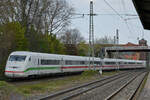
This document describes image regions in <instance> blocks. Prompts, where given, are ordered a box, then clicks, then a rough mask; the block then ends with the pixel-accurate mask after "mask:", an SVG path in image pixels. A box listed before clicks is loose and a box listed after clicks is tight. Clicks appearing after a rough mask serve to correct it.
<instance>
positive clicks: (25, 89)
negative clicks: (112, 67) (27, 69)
mask: <svg viewBox="0 0 150 100" xmlns="http://www.w3.org/2000/svg"><path fill="white" fill-rule="evenodd" d="M116 73H117V72H107V73H105V72H104V74H103V76H105V75H113V74H116ZM98 74H99V72H98V71H93V70H90V71H89V70H87V71H84V72H83V73H82V74H81V75H78V76H72V77H68V78H64V79H63V80H54V81H50V80H48V81H43V82H40V83H37V84H28V85H21V86H18V87H17V90H19V91H20V92H21V93H23V94H24V95H28V96H31V95H32V94H34V95H36V94H37V95H38V94H41V93H45V92H52V91H57V90H60V89H64V88H66V87H68V86H70V85H73V84H81V83H85V82H88V81H90V80H91V81H92V80H96V79H97V77H95V76H96V75H97V76H98Z"/></svg>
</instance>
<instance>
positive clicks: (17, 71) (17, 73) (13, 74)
mask: <svg viewBox="0 0 150 100" xmlns="http://www.w3.org/2000/svg"><path fill="white" fill-rule="evenodd" d="M5 76H6V77H8V78H21V77H25V74H24V69H23V68H21V67H19V66H18V67H17V66H7V67H6V69H5Z"/></svg>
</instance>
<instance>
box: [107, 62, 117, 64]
mask: <svg viewBox="0 0 150 100" xmlns="http://www.w3.org/2000/svg"><path fill="white" fill-rule="evenodd" d="M105 64H107V65H112V64H116V62H105Z"/></svg>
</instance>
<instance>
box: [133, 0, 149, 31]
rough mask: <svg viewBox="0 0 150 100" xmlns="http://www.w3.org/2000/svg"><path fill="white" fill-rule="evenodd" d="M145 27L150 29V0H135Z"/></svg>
mask: <svg viewBox="0 0 150 100" xmlns="http://www.w3.org/2000/svg"><path fill="white" fill-rule="evenodd" d="M133 3H134V6H135V8H136V10H137V12H138V15H139V17H140V20H141V22H142V24H143V27H144V29H148V30H150V0H133Z"/></svg>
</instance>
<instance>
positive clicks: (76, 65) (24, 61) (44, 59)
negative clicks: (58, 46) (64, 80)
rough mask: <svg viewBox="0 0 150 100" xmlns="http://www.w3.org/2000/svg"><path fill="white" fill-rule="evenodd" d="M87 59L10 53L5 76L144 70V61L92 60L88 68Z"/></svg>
mask: <svg viewBox="0 0 150 100" xmlns="http://www.w3.org/2000/svg"><path fill="white" fill-rule="evenodd" d="M89 63H90V62H89V57H82V56H68V55H57V54H46V53H36V52H25V51H17V52H12V53H11V54H10V56H9V58H8V61H7V64H6V68H5V75H6V76H7V77H9V78H22V77H29V76H37V75H45V74H55V73H66V72H80V71H84V70H89V69H95V70H100V69H102V70H110V69H117V68H119V69H134V68H145V67H146V63H145V61H138V60H125V59H103V60H102V59H100V58H94V66H92V67H90V68H89Z"/></svg>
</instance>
